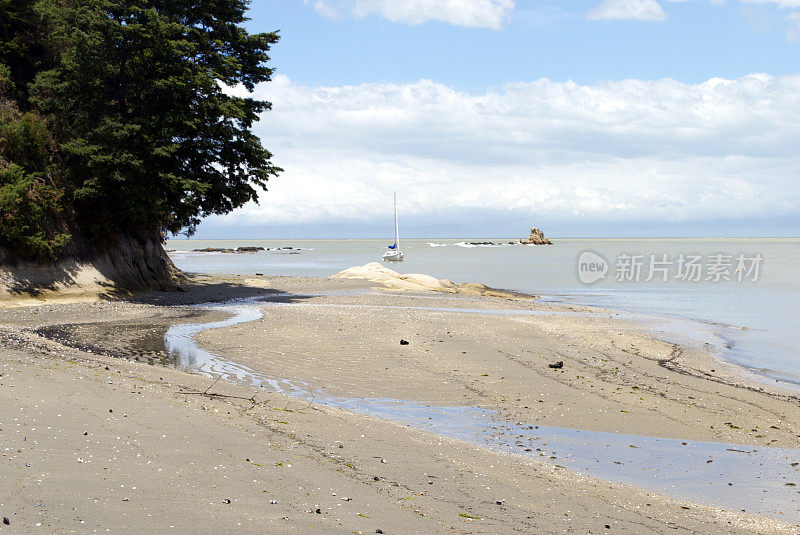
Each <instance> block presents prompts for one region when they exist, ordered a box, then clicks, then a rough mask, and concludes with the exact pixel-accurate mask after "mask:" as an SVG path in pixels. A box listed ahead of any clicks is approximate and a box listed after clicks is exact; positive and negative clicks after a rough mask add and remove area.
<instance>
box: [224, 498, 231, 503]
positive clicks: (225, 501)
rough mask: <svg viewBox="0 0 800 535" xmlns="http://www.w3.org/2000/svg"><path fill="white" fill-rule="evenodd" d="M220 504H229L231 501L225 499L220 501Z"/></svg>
mask: <svg viewBox="0 0 800 535" xmlns="http://www.w3.org/2000/svg"><path fill="white" fill-rule="evenodd" d="M222 503H231V501H230V500H229V499H228V498H225V499H224V500H222Z"/></svg>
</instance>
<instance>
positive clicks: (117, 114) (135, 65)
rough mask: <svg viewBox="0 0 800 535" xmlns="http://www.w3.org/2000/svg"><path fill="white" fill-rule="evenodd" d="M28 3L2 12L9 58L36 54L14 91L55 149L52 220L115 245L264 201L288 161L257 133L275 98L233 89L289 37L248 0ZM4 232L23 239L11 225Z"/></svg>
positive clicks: (247, 84)
mask: <svg viewBox="0 0 800 535" xmlns="http://www.w3.org/2000/svg"><path fill="white" fill-rule="evenodd" d="M3 1H7V0H0V2H3ZM21 4H24V8H23V9H19V10H18V11H17V12H15V13H14V14H13V16H14V17H15V18H12V19H11V23H9V22H8V19H9V17H8V16H6V17H5V19H6V20H3V17H0V28H3V29H4V35H2V36H0V66H2V65H5V66H6V67H7V69H8V70H10V69H13V68H15V67H14V65H16V66H17V67H16V68H17V69H20V59H19V57H20V50H29V51H30V50H37V52H36V54H33V55H31V56H30V59H31V63H30V64H25V62H24V61H23V62H22V64H23V66H24V68H22V69H21V71H20V72H21V74H20V75H19V76H15V73H14V72H13V71H11V73H10V76H8V77H7V78H8V80H9V81H10V83H11V84H12V85H13V87H12V89H11V90H6V92H5V94H6V97H7V98H12V99H15V100H16V103H17V105H18V106H20V107H22V108H23V111H31V112H32V113H36V114H37V116H38V117H41V118H42V120H43V124H44V125H45V126H46V129H47V132H48V134H49V136H50V137H51V139H52V142H53V145H54V151H53V153H52V154H51V156H50V161H49V162H48V165H49V166H50V170H49V172H48V173H46V175H43V176H42V177H41V180H43V181H44V182H42V184H43V185H46V186H48V187H49V188H52V191H53V193H54V195H53V196H50V198H51V199H54V200H53V201H52V202H51V203H50V205H48V206H51V205H52V204H53V202H54V203H55V205H56V206H57V207H58V209H57V210H56V212H57V213H56V214H55V216H53V217H51V219H52V220H53V221H54V222H57V221H59V220H60V221H63V225H64V226H65V228H66V229H67V230H69V232H70V233H71V234H72V235H73V236H78V237H79V238H80V239H81V240H82V241H83V242H85V243H88V244H91V245H92V246H93V247H98V248H102V247H108V246H111V245H113V244H114V243H115V241H116V240H117V239H119V237H120V236H122V235H128V236H134V237H136V238H138V239H142V240H154V239H159V240H160V239H161V236H163V233H165V232H179V231H181V230H183V231H185V232H187V233H192V232H193V231H194V228H195V227H196V225H197V224H198V222H199V221H200V219H201V218H202V217H204V216H207V215H209V214H222V213H226V212H229V211H231V210H233V209H234V208H237V207H239V206H241V205H243V204H244V203H246V202H248V201H251V200H252V201H257V189H256V188H257V187H261V188H265V187H266V182H267V180H268V179H269V178H270V177H271V176H275V175H277V173H278V172H279V171H280V169H279V168H277V167H275V166H274V165H273V164H272V163H271V161H270V158H271V154H270V152H269V151H267V150H266V149H265V148H264V147H263V146H262V145H261V142H260V140H259V139H258V138H257V137H256V136H255V135H254V134H253V132H252V125H253V123H254V121H256V120H257V119H258V117H259V114H260V113H261V112H263V111H265V110H268V109H269V108H270V103H269V102H265V101H259V100H256V99H253V98H243V97H238V96H233V95H232V94H231V91H229V90H228V88H230V87H234V86H239V85H241V86H243V87H244V88H245V89H247V90H248V91H252V90H253V88H254V86H255V84H257V83H260V82H265V81H268V80H269V79H270V76H271V74H272V72H273V71H272V69H271V68H269V67H268V66H267V61H268V60H269V56H268V51H269V49H270V46H271V45H272V44H274V43H275V42H276V41H277V40H278V34H277V33H274V32H273V33H261V34H255V35H251V34H249V33H248V32H247V31H246V30H245V29H244V28H243V27H242V24H243V23H244V22H245V21H246V20H247V19H246V18H245V12H246V9H247V5H248V3H247V2H246V1H244V0H201V1H199V2H197V1H188V0H150V1H148V0H115V1H111V0H30V1H28V2H21ZM8 28H11V30H12V31H10V32H9V31H6V30H7V29H8ZM26 69H28V70H31V69H33V70H35V75H34V76H30V75H25V76H23V74H24V73H25V72H28V71H26ZM26 107H27V108H30V110H27V109H25V108H26ZM0 156H2V147H0ZM7 163H9V164H14V163H15V162H14V160H13V159H8V158H7ZM23 167H24V166H23ZM51 208H52V206H51ZM48 210H50V209H48ZM54 224H55V223H54ZM56 234H58V233H55V234H54V233H53V232H51V235H52V236H55V235H56ZM0 241H3V242H4V243H5V244H6V245H7V246H12V247H14V246H15V244H14V243H11V240H9V239H8V237H7V235H6V233H5V232H4V233H3V236H2V237H0ZM17 248H18V249H19V247H17Z"/></svg>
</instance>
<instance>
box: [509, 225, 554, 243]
mask: <svg viewBox="0 0 800 535" xmlns="http://www.w3.org/2000/svg"><path fill="white" fill-rule="evenodd" d="M517 243H522V244H524V245H553V242H551V241H550V240H548V239H547V238H546V237H545V235H544V232H542V231H541V230H539V229H538V228H536V227H531V233H530V234H529V235H528V239H527V240H519V242H517Z"/></svg>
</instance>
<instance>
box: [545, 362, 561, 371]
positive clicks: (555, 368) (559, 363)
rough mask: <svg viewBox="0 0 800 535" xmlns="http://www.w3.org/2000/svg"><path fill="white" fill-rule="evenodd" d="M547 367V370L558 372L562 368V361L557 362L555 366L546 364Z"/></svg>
mask: <svg viewBox="0 0 800 535" xmlns="http://www.w3.org/2000/svg"><path fill="white" fill-rule="evenodd" d="M547 367H548V368H553V369H554V370H559V369H561V368H563V367H564V361H563V360H559V361H558V362H556V363H555V364H548V365H547Z"/></svg>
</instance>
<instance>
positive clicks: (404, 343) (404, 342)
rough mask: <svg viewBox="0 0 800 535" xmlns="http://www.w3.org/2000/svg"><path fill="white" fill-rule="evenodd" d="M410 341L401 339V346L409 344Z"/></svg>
mask: <svg viewBox="0 0 800 535" xmlns="http://www.w3.org/2000/svg"><path fill="white" fill-rule="evenodd" d="M408 343H409V342H408V340H402V339H401V340H400V345H401V346H407V345H408Z"/></svg>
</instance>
